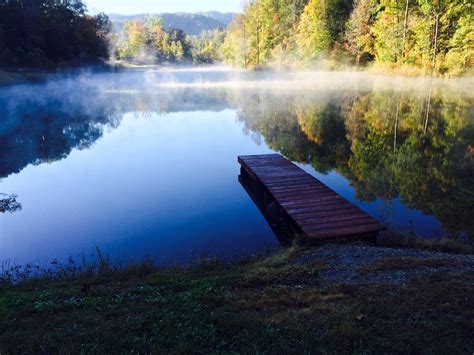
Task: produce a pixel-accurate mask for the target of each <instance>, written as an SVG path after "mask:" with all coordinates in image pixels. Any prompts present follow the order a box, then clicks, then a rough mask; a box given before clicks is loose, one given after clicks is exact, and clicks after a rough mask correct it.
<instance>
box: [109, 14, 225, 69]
mask: <svg viewBox="0 0 474 355" xmlns="http://www.w3.org/2000/svg"><path fill="white" fill-rule="evenodd" d="M224 36H225V32H224V31H223V30H221V29H216V30H214V31H207V32H203V33H202V34H201V35H200V36H192V37H191V36H188V34H187V33H186V32H185V31H183V30H182V29H177V28H172V27H169V28H165V25H164V21H163V19H162V18H161V17H159V16H149V17H147V18H145V19H143V18H136V19H133V20H130V21H126V22H124V24H123V31H122V33H121V34H120V35H119V36H118V38H116V39H115V43H114V45H115V46H116V48H117V49H116V51H115V56H116V58H117V59H120V60H125V61H128V62H134V63H137V64H160V63H193V62H194V63H208V64H210V63H214V62H216V61H219V60H220V58H221V57H220V47H221V45H222V43H223V41H224Z"/></svg>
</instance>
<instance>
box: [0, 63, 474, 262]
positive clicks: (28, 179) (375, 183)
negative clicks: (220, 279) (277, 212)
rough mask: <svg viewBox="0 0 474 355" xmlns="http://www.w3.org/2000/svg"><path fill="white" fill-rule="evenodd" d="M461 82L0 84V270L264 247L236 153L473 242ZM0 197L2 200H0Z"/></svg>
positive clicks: (470, 163) (268, 234)
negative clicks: (5, 200) (297, 168)
mask: <svg viewBox="0 0 474 355" xmlns="http://www.w3.org/2000/svg"><path fill="white" fill-rule="evenodd" d="M473 89H474V85H473V82H472V79H469V78H468V79H456V80H449V81H446V80H440V79H407V78H398V77H381V76H377V75H369V74H364V73H360V72H335V73H333V72H270V71H262V72H246V71H233V70H229V69H228V68H226V67H210V68H201V69H196V68H192V69H185V68H180V69H175V68H168V69H153V68H148V69H147V70H134V71H126V72H119V73H104V74H96V73H83V74H81V75H71V76H68V77H57V78H55V79H53V80H50V81H48V82H47V83H43V84H34V85H17V86H11V87H4V88H0V179H1V180H0V193H3V194H8V195H9V196H10V195H13V194H15V195H17V196H18V197H17V198H16V202H17V203H20V204H21V210H19V209H16V211H15V212H14V213H3V214H0V260H6V259H11V260H12V261H13V262H18V263H24V262H29V261H37V262H47V261H48V260H51V259H53V258H60V259H61V258H62V259H64V258H66V257H67V256H69V255H72V256H74V257H77V256H78V255H80V254H81V253H86V254H87V253H91V252H92V251H93V250H94V248H95V246H98V247H100V248H101V249H103V250H104V251H106V252H107V253H109V254H110V255H111V256H112V257H113V258H116V259H120V260H129V259H130V258H138V259H139V258H142V257H144V256H146V255H148V256H152V257H155V258H156V260H158V261H161V262H171V261H173V262H186V261H189V260H190V259H191V258H193V257H197V256H199V255H201V254H202V253H210V254H213V255H218V256H221V257H241V256H244V255H248V254H250V253H255V252H259V251H262V250H264V249H266V248H268V247H277V246H278V245H279V243H278V240H277V239H276V238H275V236H274V235H273V233H272V231H271V229H270V228H269V226H268V224H267V222H266V221H265V219H264V218H263V217H262V216H261V215H260V212H259V211H258V209H257V208H256V207H255V206H254V204H253V202H252V201H251V199H250V198H249V197H248V195H247V194H246V192H245V191H244V190H243V189H242V187H241V186H240V184H239V183H238V181H237V176H238V173H239V166H238V164H237V162H236V159H237V155H242V154H262V153H270V152H278V153H280V154H282V155H284V156H285V157H287V158H288V159H290V160H292V161H294V162H296V163H298V164H301V166H302V167H303V168H304V169H306V170H307V171H308V172H310V173H311V174H313V175H314V176H316V177H317V178H319V179H320V180H322V181H323V182H324V183H326V184H327V185H329V186H330V187H331V188H333V189H334V190H336V191H337V192H338V193H340V194H341V195H343V196H344V197H345V198H347V199H349V200H350V201H352V202H354V203H356V204H357V205H358V206H360V207H361V208H362V209H364V210H366V211H367V212H369V213H371V214H372V215H373V216H374V217H376V218H377V219H379V220H380V221H382V222H383V223H385V224H387V225H388V226H389V228H390V229H391V230H393V231H394V232H397V233H403V234H405V235H414V236H416V237H417V238H443V237H447V236H450V237H456V238H461V239H463V238H464V239H466V238H472V237H473V235H474V223H473V221H472V216H471V214H472V212H471V211H472V210H474V181H473V176H474V153H473V152H474V105H473V103H474V90H473ZM0 197H1V195H0Z"/></svg>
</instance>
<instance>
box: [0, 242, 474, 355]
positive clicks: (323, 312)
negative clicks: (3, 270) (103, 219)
mask: <svg viewBox="0 0 474 355" xmlns="http://www.w3.org/2000/svg"><path fill="white" fill-rule="evenodd" d="M300 253H301V250H299V249H288V250H286V251H283V252H279V253H277V254H275V255H273V256H268V257H263V258H260V259H258V260H253V261H248V262H243V263H236V264H233V265H222V264H220V263H216V262H214V261H212V260H208V259H204V260H203V262H201V263H199V264H198V265H196V266H195V267H193V268H190V269H182V268H166V269H160V268H156V267H154V266H153V265H151V264H150V263H146V264H145V265H142V266H141V265H134V266H132V267H130V268H127V269H122V270H112V269H110V267H109V266H107V265H106V264H104V265H103V266H102V271H100V272H97V273H90V270H89V272H84V273H79V274H77V275H76V276H74V277H73V276H69V277H67V276H64V277H61V278H59V279H57V280H53V279H50V278H48V277H45V278H36V279H33V280H29V281H24V282H21V283H19V284H16V285H15V284H12V283H10V282H5V283H4V284H3V286H1V288H0V353H1V354H10V353H37V352H42V353H57V352H60V353H69V352H74V353H78V352H86V353H121V352H132V351H134V352H139V353H150V352H151V353H164V352H167V353H168V352H171V353H190V352H205V353H209V352H216V353H217V352H224V353H229V352H245V353H249V352H250V353H256V352H270V353H289V352H291V353H294V352H297V353H302V352H323V353H335V352H338V353H339V352H343V353H354V352H356V353H381V352H389V353H466V354H472V352H473V351H474V340H473V337H472V334H474V326H473V321H472V320H473V319H474V309H473V307H472V305H473V304H474V299H473V295H474V287H473V286H472V285H473V283H472V282H466V280H471V281H472V278H473V277H474V275H472V274H467V273H464V274H460V275H459V276H457V277H453V276H449V277H448V276H447V275H443V274H439V275H437V276H432V277H423V278H420V279H417V280H413V281H412V282H410V283H409V284H406V285H403V286H394V285H372V286H370V287H369V286H366V285H365V286H359V285H344V284H338V285H332V286H330V287H326V288H321V287H318V286H317V285H314V284H311V282H310V281H309V280H314V277H315V276H317V274H318V272H320V271H322V270H328V266H327V265H325V264H324V263H321V262H312V263H309V264H303V265H299V264H295V263H292V260H293V259H294V258H295V257H296V256H298V255H300Z"/></svg>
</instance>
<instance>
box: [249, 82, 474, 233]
mask: <svg viewBox="0 0 474 355" xmlns="http://www.w3.org/2000/svg"><path fill="white" fill-rule="evenodd" d="M317 96H318V95H315V96H314V97H301V96H300V97H298V98H293V99H291V98H286V99H285V100H281V98H278V100H275V99H274V98H273V99H272V98H271V97H270V96H268V97H265V95H264V94H262V95H260V97H259V103H258V107H259V109H258V110H259V111H258V112H257V111H256V109H255V107H253V106H252V105H253V104H256V100H253V101H252V100H245V101H244V103H245V104H244V105H243V110H242V113H241V115H240V119H241V120H244V121H245V123H246V125H247V127H249V128H250V129H252V130H257V131H258V132H260V133H261V134H262V135H263V136H264V137H265V139H266V141H267V143H268V144H269V146H270V147H271V148H273V149H275V150H278V151H280V152H282V153H283V154H284V155H286V156H288V157H289V158H291V159H293V160H296V161H299V162H305V163H310V164H312V165H313V166H314V167H315V169H316V170H318V171H320V172H327V171H329V170H337V171H338V172H339V173H340V174H342V175H344V176H346V177H347V178H348V179H349V180H350V181H351V183H352V184H353V185H354V186H355V188H356V191H357V198H359V199H363V200H369V201H370V200H373V199H375V198H382V199H386V200H388V199H392V198H395V197H400V199H401V200H402V202H403V203H405V204H407V205H408V206H409V207H411V208H415V209H418V210H421V211H423V212H424V213H427V214H432V215H435V216H436V217H437V218H438V219H439V220H440V221H441V222H442V223H443V224H444V226H445V228H446V229H447V230H449V231H459V230H463V231H466V232H468V233H469V234H470V235H474V221H472V218H470V217H471V214H472V211H473V210H474V179H473V176H474V164H473V163H474V161H473V157H472V154H471V153H469V151H468V147H469V146H470V144H472V142H474V122H473V121H472V117H473V107H472V101H470V99H469V98H465V97H463V96H462V95H459V94H458V95H448V94H446V93H444V92H443V91H441V89H438V88H433V89H432V90H430V91H429V92H426V95H420V94H419V93H417V92H393V91H375V92H365V93H358V94H356V93H354V94H351V95H347V96H342V95H341V96H335V95H331V96H328V97H324V96H321V95H319V97H317ZM262 107H263V108H264V109H262ZM256 117H258V119H257V118H256Z"/></svg>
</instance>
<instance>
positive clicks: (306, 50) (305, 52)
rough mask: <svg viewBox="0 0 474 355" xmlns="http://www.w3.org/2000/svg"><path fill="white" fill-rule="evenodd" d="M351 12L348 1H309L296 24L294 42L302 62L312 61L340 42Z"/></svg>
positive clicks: (350, 2) (350, 4)
mask: <svg viewBox="0 0 474 355" xmlns="http://www.w3.org/2000/svg"><path fill="white" fill-rule="evenodd" d="M351 10H352V1H349V0H311V1H310V2H309V3H308V5H306V7H305V9H304V11H303V14H302V15H301V19H300V22H299V24H298V30H297V36H296V42H297V46H298V52H299V54H300V56H301V58H302V59H303V60H304V61H307V62H308V61H309V62H311V61H314V60H315V59H317V58H318V57H319V56H320V55H321V54H325V53H327V52H328V51H329V50H330V49H331V48H332V47H333V46H334V44H335V43H336V42H338V41H339V40H341V35H342V34H343V32H344V30H345V22H346V20H347V18H348V17H349V15H350V12H351Z"/></svg>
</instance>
